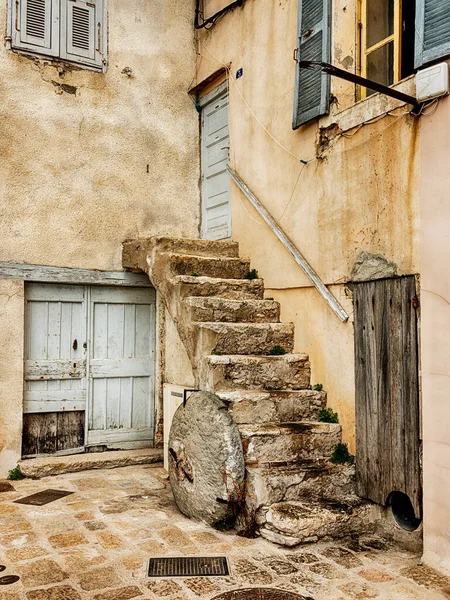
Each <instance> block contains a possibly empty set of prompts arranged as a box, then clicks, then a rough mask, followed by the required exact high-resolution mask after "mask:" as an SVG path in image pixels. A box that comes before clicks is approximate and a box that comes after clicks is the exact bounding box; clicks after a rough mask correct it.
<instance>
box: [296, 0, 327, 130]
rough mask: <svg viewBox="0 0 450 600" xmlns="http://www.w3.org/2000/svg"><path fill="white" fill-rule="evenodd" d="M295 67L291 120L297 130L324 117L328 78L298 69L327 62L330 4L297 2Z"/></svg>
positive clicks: (317, 0)
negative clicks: (309, 63)
mask: <svg viewBox="0 0 450 600" xmlns="http://www.w3.org/2000/svg"><path fill="white" fill-rule="evenodd" d="M298 2H299V5H298V33H297V36H298V41H297V61H298V62H297V67H296V76H295V102H294V119H293V123H292V127H293V128H294V129H297V128H298V127H300V126H301V125H304V124H305V123H307V122H308V121H311V119H315V118H317V117H320V116H322V115H326V114H328V111H329V107H330V76H329V75H326V74H325V73H322V72H321V71H320V69H319V68H315V69H312V70H306V69H300V68H299V62H300V61H301V60H314V61H323V62H330V54H331V52H330V21H331V0H298Z"/></svg>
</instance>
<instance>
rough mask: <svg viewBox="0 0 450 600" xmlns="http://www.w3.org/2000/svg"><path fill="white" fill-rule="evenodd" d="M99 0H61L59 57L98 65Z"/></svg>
mask: <svg viewBox="0 0 450 600" xmlns="http://www.w3.org/2000/svg"><path fill="white" fill-rule="evenodd" d="M102 4H103V3H102V0H92V1H91V2H85V1H83V0H62V4H61V13H62V14H61V58H65V59H67V60H70V61H74V62H79V63H83V64H87V65H96V66H99V67H101V66H102V58H103V54H102V47H103V35H104V24H103V6H102Z"/></svg>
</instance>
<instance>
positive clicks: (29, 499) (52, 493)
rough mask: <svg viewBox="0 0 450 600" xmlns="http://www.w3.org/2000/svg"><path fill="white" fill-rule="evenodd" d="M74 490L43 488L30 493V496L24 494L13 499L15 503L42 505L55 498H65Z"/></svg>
mask: <svg viewBox="0 0 450 600" xmlns="http://www.w3.org/2000/svg"><path fill="white" fill-rule="evenodd" d="M73 493H74V492H65V491H64V490H44V491H43V492H38V493H37V494H32V495H31V496H26V497H25V498H21V499H20V500H14V502H16V503H17V504H32V505H33V506H44V504H49V503H50V502H54V501H55V500H59V499H60V498H65V497H66V496H70V494H73Z"/></svg>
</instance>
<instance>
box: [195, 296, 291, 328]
mask: <svg viewBox="0 0 450 600" xmlns="http://www.w3.org/2000/svg"><path fill="white" fill-rule="evenodd" d="M184 304H185V307H186V310H187V312H188V315H189V319H190V320H191V321H192V322H198V323H278V322H279V321H280V304H279V303H278V302H275V300H229V299H227V298H217V297H213V298H208V297H199V298H194V297H188V298H186V299H185V300H184Z"/></svg>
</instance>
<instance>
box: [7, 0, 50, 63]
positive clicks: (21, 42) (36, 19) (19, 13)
mask: <svg viewBox="0 0 450 600" xmlns="http://www.w3.org/2000/svg"><path fill="white" fill-rule="evenodd" d="M12 16H13V19H12V21H13V46H14V47H16V48H24V49H27V50H32V51H34V52H41V53H42V54H46V55H51V56H57V55H58V53H59V2H58V0H15V2H14V6H13V15H12Z"/></svg>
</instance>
